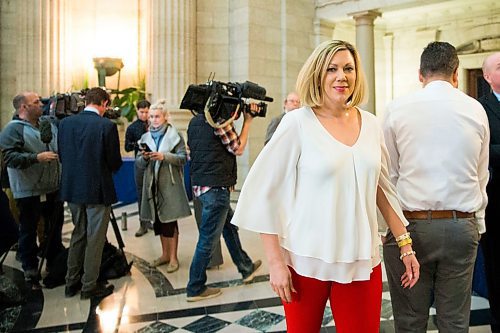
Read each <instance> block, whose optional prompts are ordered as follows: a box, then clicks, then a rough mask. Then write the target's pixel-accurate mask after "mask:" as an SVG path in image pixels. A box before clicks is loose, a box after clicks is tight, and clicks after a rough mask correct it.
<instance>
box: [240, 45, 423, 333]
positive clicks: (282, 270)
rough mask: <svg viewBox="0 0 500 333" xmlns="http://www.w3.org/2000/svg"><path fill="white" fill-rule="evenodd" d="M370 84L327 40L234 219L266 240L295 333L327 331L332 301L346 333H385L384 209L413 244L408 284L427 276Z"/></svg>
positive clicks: (406, 246) (355, 61)
mask: <svg viewBox="0 0 500 333" xmlns="http://www.w3.org/2000/svg"><path fill="white" fill-rule="evenodd" d="M364 87H365V81H364V77H363V73H362V71H361V63H360V59H359V55H358V52H357V51H356V49H355V48H354V47H353V46H352V45H351V44H349V43H347V42H344V41H338V40H332V41H327V42H324V43H322V44H320V45H319V46H318V47H317V48H316V49H315V50H314V52H313V53H312V54H311V56H310V57H309V58H308V59H307V61H306V63H305V64H304V66H303V67H302V70H301V71H300V73H299V76H298V79H297V92H298V94H299V97H300V100H301V101H302V102H303V103H304V105H305V106H304V107H302V108H300V109H297V110H295V111H293V112H290V113H287V114H286V115H285V116H284V117H283V120H282V121H281V123H280V125H279V126H278V128H277V130H276V132H275V133H274V135H273V137H272V138H271V140H270V141H269V143H268V144H267V145H266V146H265V148H264V149H263V150H262V152H261V154H260V155H259V157H258V158H257V160H256V161H255V163H254V165H253V166H252V169H251V170H250V173H249V175H248V177H247V178H246V181H245V184H244V185H243V189H242V191H241V194H240V197H239V201H238V205H237V207H236V212H235V214H234V218H233V220H232V223H234V224H236V225H238V226H240V227H242V228H245V229H249V230H252V231H255V232H259V233H260V234H261V238H262V240H263V243H264V250H265V252H266V255H267V259H268V264H269V272H270V283H271V286H272V288H273V290H274V291H275V292H276V294H277V295H278V296H279V297H280V298H281V299H282V302H283V305H284V309H285V316H286V322H287V331H288V332H289V333H293V332H319V330H320V327H321V322H322V319H323V313H324V309H325V305H326V301H327V300H328V299H329V300H330V305H331V308H332V314H333V317H334V320H335V325H336V329H337V332H339V333H345V332H364V333H375V332H378V331H379V326H380V308H381V299H382V274H381V267H380V262H381V260H380V253H379V245H380V237H379V234H378V225H377V207H378V208H379V209H380V211H381V212H382V214H383V216H384V217H385V219H386V221H387V223H388V225H389V228H390V229H391V231H392V233H393V234H394V235H396V236H401V239H404V240H403V241H401V242H400V245H401V249H400V250H401V259H402V262H401V263H400V264H401V265H402V267H403V269H404V270H405V273H404V274H403V276H402V278H401V282H402V288H403V287H404V288H407V287H410V288H411V287H412V286H414V285H415V283H416V282H417V280H418V277H419V264H418V262H417V260H416V258H415V252H414V251H413V250H412V247H411V239H409V235H408V234H407V232H406V228H405V225H407V224H408V222H407V221H406V219H405V218H404V216H403V212H402V210H401V207H400V205H399V201H398V199H397V197H396V193H395V190H394V187H393V186H392V185H391V183H390V181H389V177H388V173H387V152H386V148H385V145H384V137H383V135H382V131H381V129H380V127H379V124H378V121H377V119H376V117H375V116H374V115H373V114H371V113H369V112H366V111H363V110H362V109H360V108H359V105H360V104H361V102H362V101H363V99H364V97H365V89H364ZM384 226H385V225H384Z"/></svg>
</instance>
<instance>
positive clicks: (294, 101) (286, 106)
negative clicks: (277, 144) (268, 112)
mask: <svg viewBox="0 0 500 333" xmlns="http://www.w3.org/2000/svg"><path fill="white" fill-rule="evenodd" d="M297 108H300V98H299V95H297V93H296V92H291V93H289V94H288V96H286V98H285V100H284V102H283V112H282V113H281V114H280V115H279V116H277V117H274V118H273V119H271V122H270V123H269V126H267V131H266V138H265V139H264V145H266V144H267V143H268V142H269V140H271V137H272V136H273V134H274V131H276V128H278V125H279V124H280V122H281V119H283V116H284V115H285V114H286V113H287V112H290V111H292V110H295V109H297Z"/></svg>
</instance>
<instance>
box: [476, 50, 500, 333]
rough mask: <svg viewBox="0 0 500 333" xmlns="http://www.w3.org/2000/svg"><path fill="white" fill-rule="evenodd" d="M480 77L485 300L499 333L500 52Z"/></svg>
mask: <svg viewBox="0 0 500 333" xmlns="http://www.w3.org/2000/svg"><path fill="white" fill-rule="evenodd" d="M483 76H484V79H485V80H486V82H488V84H489V85H490V88H491V92H489V93H488V94H486V95H484V96H482V97H481V98H479V102H480V103H481V104H482V105H483V107H484V109H485V110H486V115H487V116H488V121H489V124H490V131H491V133H490V159H489V169H490V181H489V183H488V186H487V187H486V193H487V194H488V200H489V202H490V203H491V204H489V205H488V206H486V215H485V221H486V233H485V234H484V235H483V237H481V248H482V250H483V254H484V263H485V269H486V283H487V285H488V300H489V302H490V313H491V331H492V332H493V333H500V284H499V281H500V224H499V222H500V205H498V204H497V202H498V200H500V52H495V53H493V54H491V55H490V56H488V57H487V58H486V59H484V62H483Z"/></svg>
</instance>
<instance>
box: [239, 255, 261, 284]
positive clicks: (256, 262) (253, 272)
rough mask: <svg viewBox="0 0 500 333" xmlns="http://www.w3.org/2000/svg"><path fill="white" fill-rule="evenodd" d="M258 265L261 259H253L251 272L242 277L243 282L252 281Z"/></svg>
mask: <svg viewBox="0 0 500 333" xmlns="http://www.w3.org/2000/svg"><path fill="white" fill-rule="evenodd" d="M260 266H262V261H261V260H257V261H255V262H254V263H253V267H252V268H253V269H252V272H251V273H250V274H248V275H247V276H244V277H243V283H245V284H247V283H251V282H252V281H253V279H254V278H255V276H256V275H257V270H258V269H259V268H260Z"/></svg>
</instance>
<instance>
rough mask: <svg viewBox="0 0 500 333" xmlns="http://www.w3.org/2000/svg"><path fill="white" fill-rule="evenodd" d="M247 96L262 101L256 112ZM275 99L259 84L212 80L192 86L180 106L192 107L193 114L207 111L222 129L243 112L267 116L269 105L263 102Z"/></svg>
mask: <svg viewBox="0 0 500 333" xmlns="http://www.w3.org/2000/svg"><path fill="white" fill-rule="evenodd" d="M212 79H213V77H212ZM248 98H252V99H256V100H260V101H262V102H260V103H258V104H257V105H258V111H257V112H253V111H252V110H250V105H249V103H248V102H247V101H246V100H245V99H248ZM272 101H273V98H271V97H268V96H266V89H264V88H263V87H261V86H259V85H258V84H256V83H253V82H250V81H245V82H244V83H232V82H227V83H225V82H220V81H214V80H211V79H209V81H208V82H207V83H205V84H191V85H189V87H188V89H187V91H186V93H185V94H184V97H183V98H182V102H181V105H180V108H181V109H189V110H191V113H193V114H195V112H196V113H198V114H200V113H204V114H205V117H206V118H207V121H208V122H209V124H210V125H211V126H212V127H216V128H219V127H223V126H225V125H226V124H228V123H229V122H231V121H233V120H235V119H238V117H239V116H240V114H241V112H242V111H243V112H246V113H249V114H250V115H251V116H252V117H265V116H266V113H267V104H266V103H264V102H272Z"/></svg>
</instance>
